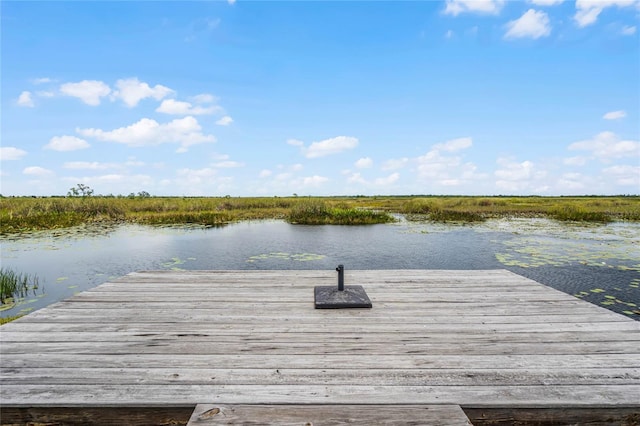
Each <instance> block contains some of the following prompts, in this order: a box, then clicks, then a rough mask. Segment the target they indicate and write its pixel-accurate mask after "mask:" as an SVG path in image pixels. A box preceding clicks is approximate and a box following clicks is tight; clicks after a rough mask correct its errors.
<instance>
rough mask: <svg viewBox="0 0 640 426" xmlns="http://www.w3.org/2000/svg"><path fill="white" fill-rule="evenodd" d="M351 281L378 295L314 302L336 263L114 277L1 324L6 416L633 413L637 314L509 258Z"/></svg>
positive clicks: (638, 377) (638, 406)
mask: <svg viewBox="0 0 640 426" xmlns="http://www.w3.org/2000/svg"><path fill="white" fill-rule="evenodd" d="M345 283H346V284H347V285H349V284H358V285H362V286H363V287H364V288H365V290H366V292H367V294H368V295H369V297H370V298H371V301H372V303H373V308H372V309H365V310H363V309H340V310H317V309H314V308H313V290H314V287H315V286H317V285H332V284H337V279H336V273H335V272H334V271H179V272H173V271H172V272H168V271H150V272H137V273H132V274H129V275H127V276H124V277H121V278H118V279H116V280H113V281H111V282H108V283H105V284H103V285H101V286H98V287H96V288H94V289H92V290H89V291H86V292H83V293H81V294H78V295H76V296H74V297H72V298H70V299H69V300H66V301H63V302H59V303H56V304H54V305H51V306H50V307H48V308H45V309H42V310H39V311H37V312H34V313H32V314H30V315H27V316H26V317H23V318H21V319H19V320H17V321H14V322H12V323H9V324H6V325H3V326H1V327H0V357H1V359H0V361H1V362H0V382H1V383H2V386H1V388H0V398H1V399H0V404H1V405H2V410H3V413H9V412H12V413H14V414H15V413H25V412H27V411H25V410H26V407H40V408H46V407H59V409H62V408H64V407H78V409H82V407H93V408H95V407H120V408H123V407H125V408H126V407H130V408H131V407H191V408H193V407H195V406H196V404H217V405H216V407H217V406H220V407H236V408H233V410H236V409H239V408H237V407H244V408H242V409H243V410H244V409H245V408H246V407H253V406H256V405H260V406H263V405H271V406H273V405H281V404H287V405H295V406H319V407H321V408H318V409H319V410H320V409H322V410H324V409H325V408H327V407H336V406H338V407H343V406H345V407H343V408H345V409H347V408H346V406H362V405H370V404H377V405H381V406H384V407H385V409H389V410H390V411H389V413H391V412H393V410H395V408H393V407H396V408H397V407H399V406H406V405H407V404H411V405H414V406H417V407H426V406H431V405H434V404H435V405H441V404H447V405H454V406H461V407H462V409H464V410H467V411H468V412H473V413H474V416H475V417H472V418H471V420H472V421H473V422H474V423H476V422H483V421H484V420H487V418H486V417H483V416H485V415H486V413H496V415H497V416H498V415H504V413H509V416H511V417H510V418H514V419H517V418H520V417H518V415H517V412H522V413H525V412H526V413H532V412H541V411H540V410H550V411H545V412H552V413H555V414H553V416H559V415H561V413H562V412H563V410H565V411H566V412H567V413H569V412H571V413H573V414H572V416H573V417H572V419H575V418H577V417H579V416H580V413H583V414H584V415H585V416H588V415H589V414H588V413H589V412H591V413H595V411H590V410H599V411H598V413H601V414H602V413H604V412H606V413H608V414H607V415H609V416H611V417H610V418H614V419H615V418H617V419H622V418H623V417H624V416H627V417H624V418H633V416H634V415H635V413H636V412H638V413H639V414H638V415H639V416H640V398H638V395H640V322H636V321H633V320H631V319H629V318H626V317H624V316H622V315H618V314H616V313H613V312H611V311H609V310H606V309H603V308H600V307H597V306H594V305H592V304H590V303H587V302H585V301H583V300H579V299H577V298H574V297H572V296H569V295H567V294H564V293H562V292H559V291H557V290H554V289H551V288H549V287H546V286H544V285H542V284H539V283H536V282H534V281H532V280H529V279H526V278H524V277H521V276H518V275H515V274H513V273H510V272H508V271H504V270H490V271H430V270H407V271H404V270H381V271H347V272H346V273H345ZM322 407H324V408H322ZM360 408H362V407H360ZM414 408H415V407H414ZM8 409H11V410H13V411H7V410H8ZM229 409H231V408H229ZM247 409H248V408H247ZM251 410H253V409H251ZM567 410H568V411H567ZM570 410H573V411H570ZM434 412H435V411H434ZM65 413H67V412H66V411H65ZM361 413H362V412H361ZM514 413H515V414H514ZM576 413H577V414H576ZM16 415H18V414H16ZM247 415H249V414H247ZM362 415H363V416H364V414H362ZM527 415H528V414H527ZM527 415H524V414H523V416H521V417H522V418H525V417H526V416H527ZM602 415H603V416H604V414H602ZM549 416H550V418H551V417H553V416H552V415H549ZM576 416H577V417H576ZM616 416H617V417H616ZM629 416H631V417H629ZM483 419H484V420H483ZM572 421H573V420H572Z"/></svg>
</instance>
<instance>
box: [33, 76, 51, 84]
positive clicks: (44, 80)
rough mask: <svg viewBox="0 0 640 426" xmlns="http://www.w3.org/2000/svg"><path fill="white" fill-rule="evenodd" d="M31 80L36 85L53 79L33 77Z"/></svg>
mask: <svg viewBox="0 0 640 426" xmlns="http://www.w3.org/2000/svg"><path fill="white" fill-rule="evenodd" d="M31 82H32V83H33V84H36V85H37V84H45V83H51V82H53V80H52V79H50V78H49V77H42V78H34V79H33V80H31Z"/></svg>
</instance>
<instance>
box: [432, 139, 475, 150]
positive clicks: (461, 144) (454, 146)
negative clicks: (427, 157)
mask: <svg viewBox="0 0 640 426" xmlns="http://www.w3.org/2000/svg"><path fill="white" fill-rule="evenodd" d="M471 145H473V140H472V139H471V138H458V139H452V140H449V141H446V142H444V143H438V144H435V145H434V146H433V148H432V150H434V151H446V152H456V151H461V150H463V149H467V148H469V147H470V146H471Z"/></svg>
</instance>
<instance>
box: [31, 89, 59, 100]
mask: <svg viewBox="0 0 640 426" xmlns="http://www.w3.org/2000/svg"><path fill="white" fill-rule="evenodd" d="M36 95H38V96H40V97H41V98H53V97H54V96H55V95H56V94H55V93H54V92H51V91H48V90H38V91H37V92H36Z"/></svg>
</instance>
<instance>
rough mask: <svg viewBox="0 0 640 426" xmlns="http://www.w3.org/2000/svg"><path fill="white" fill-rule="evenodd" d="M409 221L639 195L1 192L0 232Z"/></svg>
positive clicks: (580, 216) (586, 213)
mask: <svg viewBox="0 0 640 426" xmlns="http://www.w3.org/2000/svg"><path fill="white" fill-rule="evenodd" d="M390 213H400V214H404V215H406V216H407V218H408V219H409V220H412V219H414V218H415V219H419V220H425V219H427V220H433V221H438V222H476V221H481V220H485V219H490V218H503V217H525V218H527V217H543V218H552V219H556V220H561V221H576V220H577V221H589V222H597V223H606V222H608V221H616V220H627V221H640V197H638V196H626V197H623V196H618V197H595V196H594V197H464V196H419V197H415V196H373V197H364V196H357V197H144V198H139V197H134V198H127V197H101V196H92V197H49V198H32V197H10V198H0V233H1V234H18V233H22V232H30V231H36V230H43V229H56V228H68V227H72V226H76V225H81V224H90V223H96V222H103V223H110V224H111V223H119V222H124V223H140V224H154V225H173V224H181V223H189V224H200V225H205V226H211V225H221V224H225V223H230V222H234V221H239V220H253V219H285V220H288V221H289V222H292V223H307V224H352V225H360V224H370V223H385V222H389V221H392V220H393V218H392V217H391V216H390Z"/></svg>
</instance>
